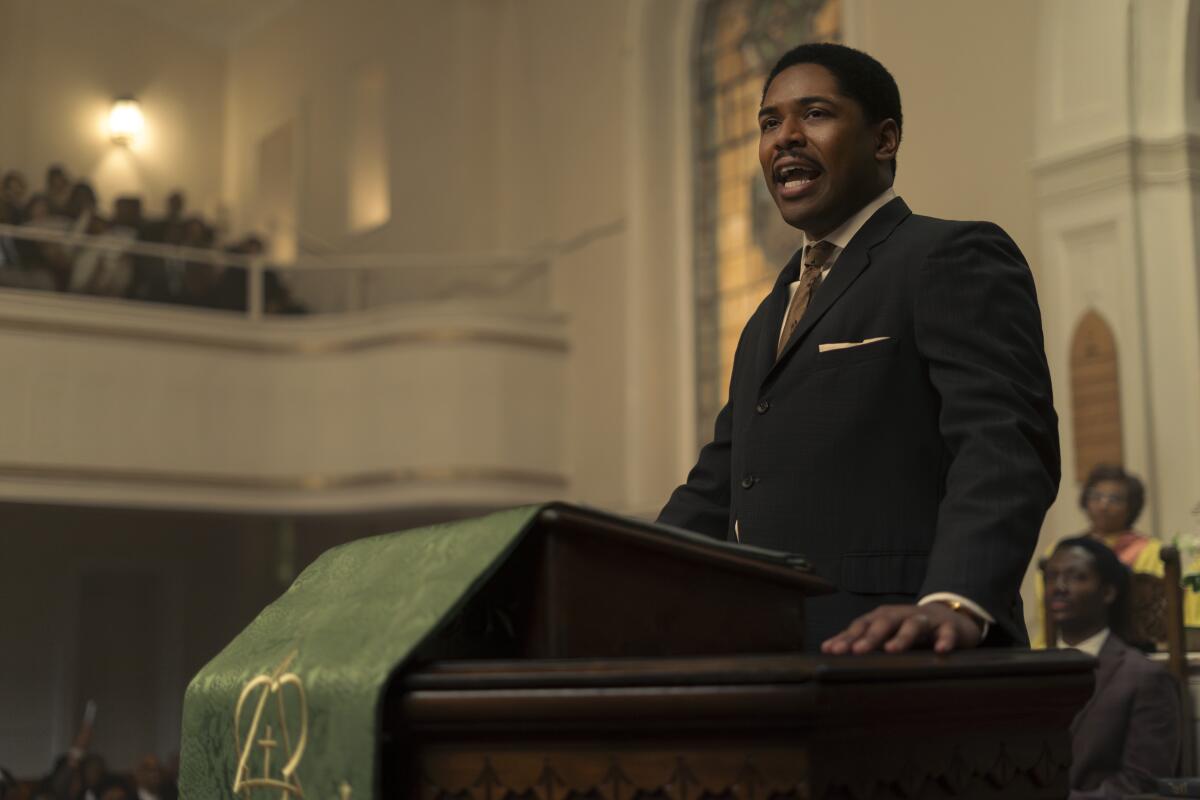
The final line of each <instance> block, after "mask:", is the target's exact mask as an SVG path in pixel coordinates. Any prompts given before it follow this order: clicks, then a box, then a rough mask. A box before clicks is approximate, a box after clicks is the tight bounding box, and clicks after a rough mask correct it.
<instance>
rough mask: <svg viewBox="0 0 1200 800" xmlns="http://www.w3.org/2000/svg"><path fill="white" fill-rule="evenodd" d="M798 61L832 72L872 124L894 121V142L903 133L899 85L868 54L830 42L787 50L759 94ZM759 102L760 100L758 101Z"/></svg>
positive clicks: (840, 86) (893, 167) (893, 170)
mask: <svg viewBox="0 0 1200 800" xmlns="http://www.w3.org/2000/svg"><path fill="white" fill-rule="evenodd" d="M797 64H819V65H820V66H822V67H824V68H825V69H827V70H829V71H830V72H831V73H833V77H834V78H835V79H837V82H838V88H839V89H841V91H842V94H844V95H846V96H847V97H849V98H852V99H853V100H855V101H857V102H858V104H859V105H860V106H862V109H863V113H864V115H865V116H866V118H867V122H870V123H871V124H874V123H876V122H882V121H883V120H885V119H891V120H895V122H896V143H897V144H899V142H900V139H901V137H902V136H903V133H904V114H903V112H902V111H901V110H900V87H899V86H897V85H896V79H895V78H893V77H892V73H890V72H888V71H887V68H886V67H884V66H883V64H880V63H879V62H878V61H876V60H875V59H874V58H872V57H871V56H869V55H867V54H866V53H864V52H862V51H861V50H855V49H854V48H853V47H846V45H844V44H834V43H832V42H810V43H808V44H802V45H800V46H799V47H793V48H792V49H791V50H788V51H787V52H786V53H784V54H783V55H782V56H780V57H779V60H778V61H776V62H775V66H773V67H771V72H770V74H768V75H767V80H766V81H765V82H764V83H763V90H762V97H763V99H766V96H767V89H769V88H770V87H771V81H773V80H775V76H777V75H778V74H779V73H781V72H783V71H784V70H785V69H787V68H788V67H794V66H796V65H797ZM759 103H760V104H761V103H762V100H759ZM892 174H893V175H895V174H896V159H894V158H893V159H892Z"/></svg>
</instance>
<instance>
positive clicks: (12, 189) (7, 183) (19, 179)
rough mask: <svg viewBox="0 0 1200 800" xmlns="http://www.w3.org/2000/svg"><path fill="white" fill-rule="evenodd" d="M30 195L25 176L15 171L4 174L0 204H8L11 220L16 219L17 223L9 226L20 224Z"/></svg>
mask: <svg viewBox="0 0 1200 800" xmlns="http://www.w3.org/2000/svg"><path fill="white" fill-rule="evenodd" d="M28 194H29V182H28V181H26V180H25V176H24V175H22V174H21V173H19V172H17V171H16V170H15V169H12V170H9V171H8V172H6V173H4V180H3V181H2V182H0V204H7V206H8V209H9V212H10V218H15V221H13V222H11V223H9V224H12V225H19V224H20V222H21V220H20V211H21V209H23V208H24V207H25V202H26V200H27V199H28Z"/></svg>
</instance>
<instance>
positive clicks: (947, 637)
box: [933, 622, 958, 653]
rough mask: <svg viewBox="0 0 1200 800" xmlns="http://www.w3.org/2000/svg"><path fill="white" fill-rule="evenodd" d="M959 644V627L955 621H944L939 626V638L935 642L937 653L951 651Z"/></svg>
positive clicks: (934, 649) (934, 646)
mask: <svg viewBox="0 0 1200 800" xmlns="http://www.w3.org/2000/svg"><path fill="white" fill-rule="evenodd" d="M957 645H958V629H957V628H955V627H954V623H953V622H943V623H942V624H941V625H939V626H938V629H937V639H935V640H934V643H933V651H934V652H935V653H949V652H950V651H951V650H953V649H954V648H955V646H957Z"/></svg>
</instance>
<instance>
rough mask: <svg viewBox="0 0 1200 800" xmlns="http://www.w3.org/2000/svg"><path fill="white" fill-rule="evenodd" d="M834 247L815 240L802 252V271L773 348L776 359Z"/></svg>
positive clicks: (818, 281)
mask: <svg viewBox="0 0 1200 800" xmlns="http://www.w3.org/2000/svg"><path fill="white" fill-rule="evenodd" d="M835 249H836V246H835V245H834V244H833V243H832V242H817V243H816V244H814V245H811V246H810V247H809V248H808V252H807V253H805V254H804V273H803V274H802V275H801V276H800V285H799V286H797V287H796V293H795V294H793V295H792V302H791V304H790V305H789V306H788V310H787V317H786V318H785V321H784V323H783V330H781V331H780V332H779V344H778V345H777V346H776V348H775V360H776V361H778V360H779V357H780V356H781V355H783V349H784V347H786V346H787V343H788V340H789V339H791V338H792V332H793V331H795V330H796V326H797V325H799V324H800V320H801V318H802V317H803V316H804V312H805V311H807V310H808V304H809V301H811V300H812V295H813V290H815V289H816V288H817V284H818V283H820V282H821V270H822V269H824V268H825V265H826V264H828V263H829V261H830V259H831V258H832V257H833V251H834V250H835Z"/></svg>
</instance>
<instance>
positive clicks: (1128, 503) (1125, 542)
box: [1033, 464, 1200, 648]
mask: <svg viewBox="0 0 1200 800" xmlns="http://www.w3.org/2000/svg"><path fill="white" fill-rule="evenodd" d="M1145 505H1146V487H1145V485H1144V484H1143V483H1142V481H1141V479H1140V478H1138V477H1137V476H1136V475H1133V474H1131V473H1128V472H1126V471H1125V469H1124V468H1122V467H1120V466H1116V465H1113V464H1099V465H1097V466H1096V467H1094V468H1093V469H1092V471H1091V472H1090V473H1088V477H1087V480H1086V481H1084V484H1083V490H1082V491H1081V492H1080V494H1079V506H1080V508H1082V509H1083V511H1084V513H1085V514H1086V515H1087V518H1088V530H1087V531H1085V532H1083V533H1081V534H1076V535H1077V536H1087V537H1090V538H1092V539H1094V540H1096V541H1097V542H1100V543H1102V544H1104V545H1107V546H1108V548H1109V549H1110V550H1112V551H1113V553H1114V554H1115V555H1116V557H1117V559H1118V560H1120V562H1121V563H1122V564H1124V565H1125V566H1126V567H1128V568H1129V569H1130V570H1131V571H1133V572H1137V573H1144V574H1146V575H1154V576H1156V577H1159V578H1161V577H1162V575H1163V562H1162V541H1161V540H1159V539H1157V538H1155V537H1153V536H1147V535H1146V534H1144V533H1141V532H1139V531H1137V530H1135V529H1134V527H1133V526H1134V524H1135V523H1136V522H1137V520H1138V517H1139V516H1141V513H1142V509H1143V508H1144V507H1145ZM1053 551H1054V548H1053V547H1052V548H1051V549H1050V551H1048V552H1047V555H1049V553H1051V552H1053ZM1189 571H1194V568H1193V569H1190V570H1189ZM1036 586H1037V598H1038V604H1037V605H1038V614H1039V615H1040V616H1041V617H1042V619H1041V625H1040V626H1039V630H1038V633H1037V635H1036V636H1035V637H1034V641H1033V647H1035V648H1041V647H1046V646H1047V643H1046V633H1045V631H1046V621H1045V619H1044V614H1045V610H1044V609H1045V606H1044V603H1043V598H1044V597H1045V587H1044V585H1043V580H1042V578H1041V577H1039V578H1038V579H1037V584H1036ZM1183 606H1184V607H1183V612H1184V613H1183V616H1184V622H1185V623H1186V624H1187V625H1200V594H1197V593H1195V592H1186V593H1185V594H1184V600H1183Z"/></svg>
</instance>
